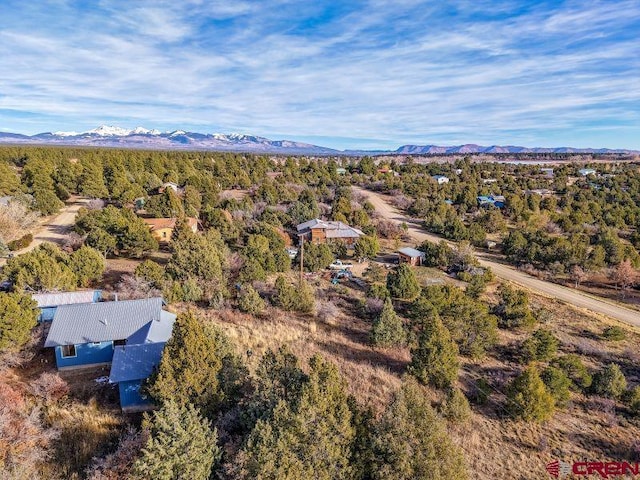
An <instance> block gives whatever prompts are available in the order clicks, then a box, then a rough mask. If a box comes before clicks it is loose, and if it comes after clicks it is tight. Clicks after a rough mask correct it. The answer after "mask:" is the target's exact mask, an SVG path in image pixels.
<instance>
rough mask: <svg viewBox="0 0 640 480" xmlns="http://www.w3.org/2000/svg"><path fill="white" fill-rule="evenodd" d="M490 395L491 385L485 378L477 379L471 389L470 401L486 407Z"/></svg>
mask: <svg viewBox="0 0 640 480" xmlns="http://www.w3.org/2000/svg"><path fill="white" fill-rule="evenodd" d="M489 395H491V385H489V382H488V381H487V379H486V378H479V379H478V380H477V381H476V382H475V384H474V388H473V394H472V399H473V402H474V403H476V404H478V405H486V404H487V402H488V401H489Z"/></svg>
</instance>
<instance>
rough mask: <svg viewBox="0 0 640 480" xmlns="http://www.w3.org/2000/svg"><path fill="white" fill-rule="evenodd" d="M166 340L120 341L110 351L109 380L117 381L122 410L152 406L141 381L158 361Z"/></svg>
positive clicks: (142, 409) (126, 411)
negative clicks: (145, 341) (125, 342)
mask: <svg viewBox="0 0 640 480" xmlns="http://www.w3.org/2000/svg"><path fill="white" fill-rule="evenodd" d="M164 346H165V342H160V343H144V344H141V345H119V346H117V347H115V349H114V351H113V362H112V363H111V373H110V374H109V383H117V384H118V391H119V394H120V407H121V408H122V411H123V412H125V413H131V412H140V411H144V410H149V409H151V408H153V402H152V401H151V399H150V398H149V397H148V396H147V395H145V393H144V392H143V390H142V384H143V383H144V381H145V380H146V379H147V378H149V377H150V376H151V374H152V373H153V371H154V370H155V368H156V367H157V366H158V365H159V364H160V360H161V359H162V352H163V350H164Z"/></svg>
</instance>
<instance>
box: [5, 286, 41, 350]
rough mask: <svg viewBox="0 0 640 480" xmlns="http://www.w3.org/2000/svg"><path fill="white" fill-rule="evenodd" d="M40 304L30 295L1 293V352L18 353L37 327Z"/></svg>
mask: <svg viewBox="0 0 640 480" xmlns="http://www.w3.org/2000/svg"><path fill="white" fill-rule="evenodd" d="M37 307H38V304H37V303H36V301H35V300H33V299H32V298H31V296H30V295H22V294H20V293H0V352H1V351H18V350H20V347H22V346H23V345H24V344H25V343H27V341H28V340H29V338H30V336H31V329H32V328H33V327H35V326H36V324H37V321H36V319H37V318H38V314H39V312H38V310H37Z"/></svg>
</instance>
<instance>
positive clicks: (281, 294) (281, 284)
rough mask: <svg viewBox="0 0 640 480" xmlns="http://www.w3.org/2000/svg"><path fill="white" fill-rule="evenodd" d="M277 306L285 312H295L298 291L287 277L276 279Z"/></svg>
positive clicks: (280, 276)
mask: <svg viewBox="0 0 640 480" xmlns="http://www.w3.org/2000/svg"><path fill="white" fill-rule="evenodd" d="M275 286H276V295H275V301H276V304H277V305H278V306H279V307H280V308H282V309H283V310H287V311H289V310H294V309H295V307H296V296H297V295H296V290H295V288H294V287H293V285H291V282H289V281H288V280H287V279H286V278H285V277H283V276H282V275H279V276H278V278H277V279H276V285H275Z"/></svg>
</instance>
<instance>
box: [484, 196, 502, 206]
mask: <svg viewBox="0 0 640 480" xmlns="http://www.w3.org/2000/svg"><path fill="white" fill-rule="evenodd" d="M504 204H505V198H504V195H480V196H479V197H478V205H480V206H481V207H496V208H504Z"/></svg>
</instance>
